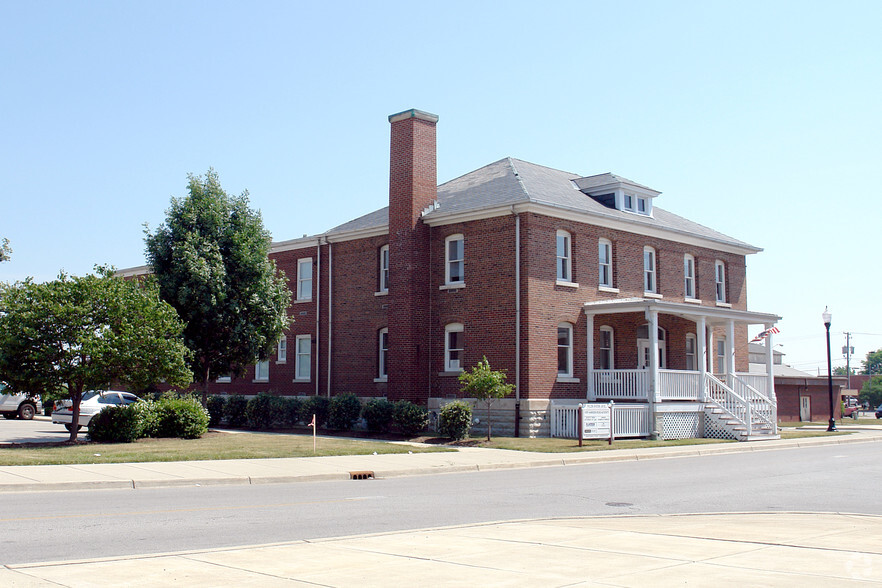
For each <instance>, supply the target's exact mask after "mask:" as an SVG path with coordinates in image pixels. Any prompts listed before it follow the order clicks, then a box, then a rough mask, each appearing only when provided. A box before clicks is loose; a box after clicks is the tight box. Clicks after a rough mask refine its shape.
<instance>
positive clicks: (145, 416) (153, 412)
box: [129, 400, 159, 437]
mask: <svg viewBox="0 0 882 588" xmlns="http://www.w3.org/2000/svg"><path fill="white" fill-rule="evenodd" d="M158 402H159V401H153V400H147V401H146V402H136V403H134V404H130V405H129V406H131V407H132V411H133V412H134V413H135V414H136V415H137V416H138V427H139V429H140V431H139V437H159V408H158V404H157V403H158Z"/></svg>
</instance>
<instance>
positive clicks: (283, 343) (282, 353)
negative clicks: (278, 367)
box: [276, 335, 288, 363]
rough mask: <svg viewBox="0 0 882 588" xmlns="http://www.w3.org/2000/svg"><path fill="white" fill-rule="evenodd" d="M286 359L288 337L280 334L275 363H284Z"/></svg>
mask: <svg viewBox="0 0 882 588" xmlns="http://www.w3.org/2000/svg"><path fill="white" fill-rule="evenodd" d="M287 360H288V338H287V337H285V336H284V335H282V338H281V339H279V346H278V349H276V363H285V362H286V361H287Z"/></svg>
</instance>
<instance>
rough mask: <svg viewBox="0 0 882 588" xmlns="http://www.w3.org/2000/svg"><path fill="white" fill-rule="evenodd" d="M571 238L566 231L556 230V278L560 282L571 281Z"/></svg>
mask: <svg viewBox="0 0 882 588" xmlns="http://www.w3.org/2000/svg"><path fill="white" fill-rule="evenodd" d="M571 243H572V239H571V237H570V234H569V233H567V232H566V231H558V232H557V279H558V280H560V281H561V282H572V281H573V274H572V271H571V268H572V259H571V256H570V246H571Z"/></svg>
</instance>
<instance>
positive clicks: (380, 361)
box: [374, 327, 389, 382]
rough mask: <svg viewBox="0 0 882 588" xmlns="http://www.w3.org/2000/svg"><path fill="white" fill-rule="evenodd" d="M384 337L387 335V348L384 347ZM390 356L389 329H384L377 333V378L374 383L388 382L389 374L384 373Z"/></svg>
mask: <svg viewBox="0 0 882 588" xmlns="http://www.w3.org/2000/svg"><path fill="white" fill-rule="evenodd" d="M383 335H386V347H383ZM388 354H389V329H388V327H384V328H382V329H380V331H379V332H378V333H377V377H376V378H375V379H374V382H388V381H389V374H388V373H383V367H384V366H385V365H386V356H387V355H388Z"/></svg>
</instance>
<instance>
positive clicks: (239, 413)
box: [224, 394, 248, 427]
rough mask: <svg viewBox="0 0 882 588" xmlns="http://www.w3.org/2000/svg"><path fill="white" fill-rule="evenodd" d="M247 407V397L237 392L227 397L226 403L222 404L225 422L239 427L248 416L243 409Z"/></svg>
mask: <svg viewBox="0 0 882 588" xmlns="http://www.w3.org/2000/svg"><path fill="white" fill-rule="evenodd" d="M247 408H248V398H247V397H246V396H240V395H238V394H236V395H233V396H230V397H228V398H227V404H226V406H224V417H226V419H227V424H228V425H229V426H231V427H241V426H242V425H244V424H245V423H246V421H247V420H248V417H247V416H245V410H246V409H247Z"/></svg>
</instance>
